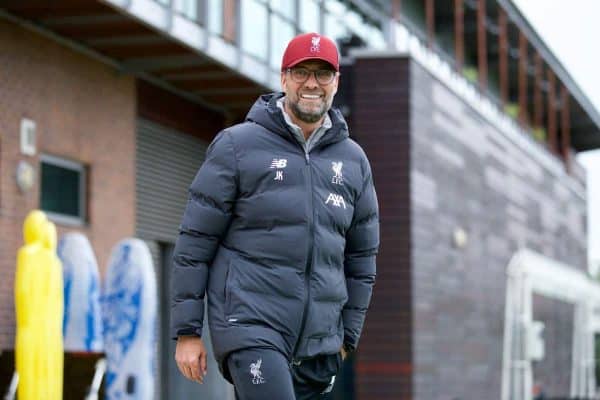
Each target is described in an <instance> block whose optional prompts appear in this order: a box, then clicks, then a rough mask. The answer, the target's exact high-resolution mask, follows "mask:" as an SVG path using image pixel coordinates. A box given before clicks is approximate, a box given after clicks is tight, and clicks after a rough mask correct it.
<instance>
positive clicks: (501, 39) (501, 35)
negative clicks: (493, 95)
mask: <svg viewBox="0 0 600 400" xmlns="http://www.w3.org/2000/svg"><path fill="white" fill-rule="evenodd" d="M507 26H508V23H507V17H506V11H504V10H503V9H502V8H498V31H499V32H498V69H499V75H500V77H499V85H500V100H501V101H502V104H503V105H504V104H506V103H508V88H509V86H508V79H509V77H508V30H507Z"/></svg>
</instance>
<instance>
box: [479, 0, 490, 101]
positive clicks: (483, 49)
mask: <svg viewBox="0 0 600 400" xmlns="http://www.w3.org/2000/svg"><path fill="white" fill-rule="evenodd" d="M485 2H486V0H479V1H478V3H477V66H478V70H479V74H478V75H479V85H480V87H481V89H482V90H483V91H485V90H487V79H488V63H487V40H486V36H487V33H486V30H485Z"/></svg>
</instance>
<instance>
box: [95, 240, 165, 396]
mask: <svg viewBox="0 0 600 400" xmlns="http://www.w3.org/2000/svg"><path fill="white" fill-rule="evenodd" d="M108 265H109V266H108V270H107V272H106V278H105V282H104V293H103V296H102V305H103V322H104V346H105V349H106V361H107V366H106V376H105V383H106V398H107V399H109V400H116V399H119V400H124V399H127V400H134V399H135V400H149V399H150V400H151V399H152V398H153V393H154V376H153V372H154V362H155V360H154V355H155V347H154V346H155V340H154V339H155V334H154V332H155V325H156V296H157V294H156V279H155V274H154V268H153V266H152V257H151V255H150V250H149V249H148V246H147V245H146V244H145V243H144V242H143V241H141V240H139V239H125V240H122V241H121V242H119V243H118V244H117V245H116V246H115V247H114V248H113V251H112V253H111V257H110V260H109V264H108Z"/></svg>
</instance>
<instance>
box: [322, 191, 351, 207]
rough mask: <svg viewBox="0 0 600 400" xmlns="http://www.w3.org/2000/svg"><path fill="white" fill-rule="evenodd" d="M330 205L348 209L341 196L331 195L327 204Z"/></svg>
mask: <svg viewBox="0 0 600 400" xmlns="http://www.w3.org/2000/svg"><path fill="white" fill-rule="evenodd" d="M329 203H331V204H333V205H334V206H335V207H344V210H345V209H346V202H345V201H344V198H343V197H342V196H341V195H339V194H333V193H329V197H327V200H326V201H325V204H329Z"/></svg>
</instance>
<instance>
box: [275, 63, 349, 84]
mask: <svg viewBox="0 0 600 400" xmlns="http://www.w3.org/2000/svg"><path fill="white" fill-rule="evenodd" d="M286 71H287V72H289V74H290V76H291V77H292V80H293V81H294V82H296V83H304V82H306V81H307V80H309V79H310V76H311V75H314V76H315V80H316V81H317V82H318V83H319V84H320V85H329V84H330V83H331V82H333V80H334V79H335V77H336V76H337V74H338V73H337V71H333V70H330V69H309V68H304V67H292V68H288V69H287V70H286ZM294 71H306V78H305V79H301V78H300V79H299V78H298V76H295V74H294ZM330 73H331V77H330V78H327V79H325V80H323V75H320V74H330ZM319 77H321V79H320V78H319Z"/></svg>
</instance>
